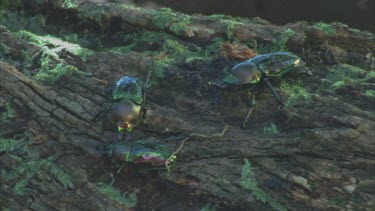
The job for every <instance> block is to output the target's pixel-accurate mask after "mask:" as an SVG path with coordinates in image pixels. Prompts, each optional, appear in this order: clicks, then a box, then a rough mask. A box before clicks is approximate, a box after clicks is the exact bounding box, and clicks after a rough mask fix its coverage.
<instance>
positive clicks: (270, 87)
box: [263, 77, 284, 110]
mask: <svg viewBox="0 0 375 211" xmlns="http://www.w3.org/2000/svg"><path fill="white" fill-rule="evenodd" d="M263 81H264V82H266V84H267V86H268V88H269V89H270V90H271V92H272V94H273V96H274V97H275V99H276V100H277V102H278V103H279V108H278V110H280V109H281V108H282V107H283V106H284V103H283V102H282V101H281V98H280V97H279V95H278V94H277V93H276V91H275V89H274V88H273V87H272V85H271V83H270V82H269V81H268V80H267V78H265V77H263Z"/></svg>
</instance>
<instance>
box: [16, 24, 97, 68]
mask: <svg viewBox="0 0 375 211" xmlns="http://www.w3.org/2000/svg"><path fill="white" fill-rule="evenodd" d="M16 35H17V36H18V38H20V39H24V40H27V41H29V42H31V43H33V44H35V45H37V46H40V47H46V46H48V47H50V48H52V50H53V51H54V52H56V53H57V52H59V51H61V50H65V51H68V52H69V53H71V54H73V55H75V56H79V57H80V58H81V59H82V60H83V61H86V57H87V56H90V55H92V54H93V52H92V51H91V50H89V49H86V48H82V47H81V46H79V45H77V44H74V43H71V42H65V41H63V40H62V39H59V38H57V37H53V36H50V35H47V36H40V35H37V34H34V33H31V32H29V31H25V30H21V31H19V32H17V33H16Z"/></svg>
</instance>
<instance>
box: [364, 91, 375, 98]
mask: <svg viewBox="0 0 375 211" xmlns="http://www.w3.org/2000/svg"><path fill="white" fill-rule="evenodd" d="M364 95H366V96H367V97H375V90H366V91H365V92H364Z"/></svg>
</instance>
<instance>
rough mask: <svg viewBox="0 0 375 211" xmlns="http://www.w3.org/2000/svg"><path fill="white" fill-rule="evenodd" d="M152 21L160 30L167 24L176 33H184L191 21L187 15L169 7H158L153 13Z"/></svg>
mask: <svg viewBox="0 0 375 211" xmlns="http://www.w3.org/2000/svg"><path fill="white" fill-rule="evenodd" d="M153 23H154V25H155V26H156V27H157V28H159V29H161V30H164V29H165V27H166V26H167V27H169V30H170V31H172V32H174V33H176V34H186V32H188V31H189V25H190V24H191V21H190V16H188V15H184V14H180V13H175V12H173V11H172V10H171V9H170V8H160V9H159V10H157V11H156V12H155V13H154V14H153Z"/></svg>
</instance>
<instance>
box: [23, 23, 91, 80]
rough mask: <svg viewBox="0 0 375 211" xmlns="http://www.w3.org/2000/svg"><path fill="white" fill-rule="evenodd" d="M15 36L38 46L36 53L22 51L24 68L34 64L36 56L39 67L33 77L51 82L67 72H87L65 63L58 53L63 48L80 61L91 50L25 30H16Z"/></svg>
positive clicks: (89, 53) (83, 59)
mask: <svg viewBox="0 0 375 211" xmlns="http://www.w3.org/2000/svg"><path fill="white" fill-rule="evenodd" d="M16 36H17V37H18V38H19V39H23V40H26V41H28V42H30V43H32V44H34V45H36V46H38V47H40V52H39V53H37V54H34V55H30V54H29V53H28V51H24V54H23V57H24V60H25V62H24V66H25V68H29V67H31V66H32V65H34V64H33V63H34V60H36V59H37V58H38V61H39V65H40V68H39V71H38V73H37V74H36V75H35V76H34V79H36V80H40V81H44V82H47V83H50V84H51V83H54V82H56V81H57V80H58V79H60V78H61V77H62V76H64V75H66V74H68V73H73V72H74V73H79V74H84V75H87V73H84V72H82V71H79V70H78V69H77V68H76V67H74V66H72V65H69V64H67V63H66V62H65V61H64V60H63V59H61V58H60V56H59V53H60V52H61V51H63V50H64V51H67V52H69V53H71V54H72V55H75V56H77V57H79V58H80V59H81V60H82V61H85V60H86V57H87V56H88V55H91V54H92V51H90V50H88V49H84V48H81V47H80V46H79V45H76V44H72V43H69V42H64V41H62V40H61V39H58V38H55V37H52V36H39V35H36V34H34V33H31V32H29V31H25V30H21V31H19V32H17V33H16Z"/></svg>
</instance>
